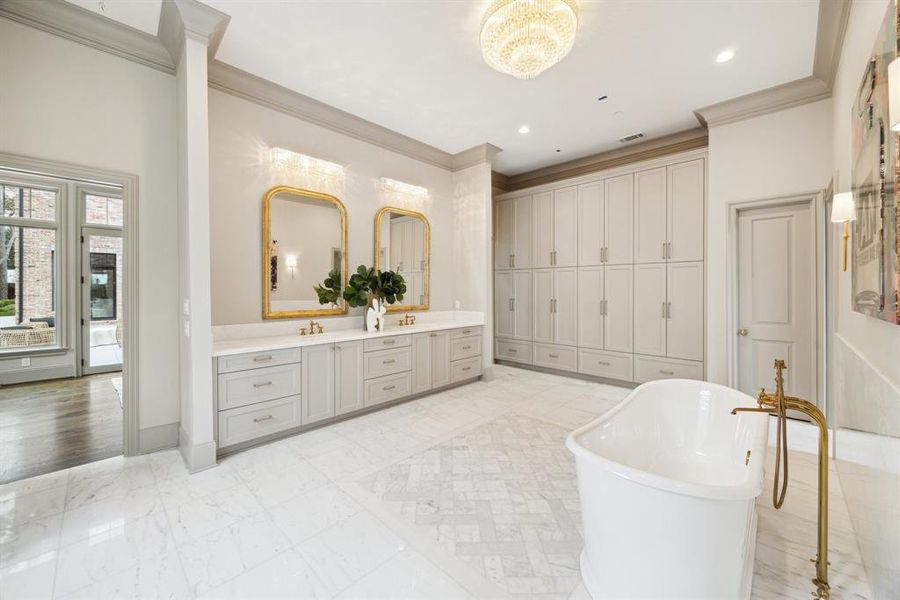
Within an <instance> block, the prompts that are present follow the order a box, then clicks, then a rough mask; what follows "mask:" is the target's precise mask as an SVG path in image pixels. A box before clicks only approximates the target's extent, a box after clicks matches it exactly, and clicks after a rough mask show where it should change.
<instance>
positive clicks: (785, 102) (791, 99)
mask: <svg viewBox="0 0 900 600" xmlns="http://www.w3.org/2000/svg"><path fill="white" fill-rule="evenodd" d="M830 97H831V89H830V88H829V87H828V84H827V83H825V82H824V81H822V80H821V79H819V78H817V77H804V78H803V79H797V80H795V81H790V82H788V83H783V84H781V85H776V86H775V87H770V88H768V89H765V90H760V91H758V92H753V93H752V94H747V95H745V96H739V97H737V98H733V99H731V100H726V101H725V102H719V103H718V104H711V105H710V106H706V107H704V108H700V109H697V110H695V111H694V114H695V115H696V116H697V120H698V121H700V123H702V124H703V125H706V126H707V127H715V126H718V125H725V124H727V123H734V122H735V121H742V120H744V119H750V118H752V117H758V116H761V115H765V114H768V113H772V112H776V111H779V110H784V109H786V108H793V107H795V106H800V105H802V104H809V103H810V102H816V101H818V100H824V99H826V98H830Z"/></svg>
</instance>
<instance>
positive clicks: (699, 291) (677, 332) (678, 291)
mask: <svg viewBox="0 0 900 600" xmlns="http://www.w3.org/2000/svg"><path fill="white" fill-rule="evenodd" d="M666 289H667V293H668V305H667V311H666V312H667V315H668V319H667V329H668V336H667V337H668V342H667V344H666V351H667V354H668V356H670V357H672V358H685V359H689V360H703V263H702V262H692V263H674V264H670V265H669V268H668V284H667V287H666Z"/></svg>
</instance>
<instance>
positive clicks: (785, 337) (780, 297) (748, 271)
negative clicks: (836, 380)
mask: <svg viewBox="0 0 900 600" xmlns="http://www.w3.org/2000/svg"><path fill="white" fill-rule="evenodd" d="M814 257H815V235H814V224H813V217H812V214H811V210H810V207H809V205H790V206H777V207H769V208H759V209H753V210H745V211H741V212H740V213H739V214H738V269H739V274H738V348H737V350H738V356H737V358H738V388H739V389H740V390H741V391H743V392H746V393H748V394H751V395H756V392H758V391H759V388H761V387H765V388H766V389H768V390H771V389H772V388H773V387H774V383H773V378H774V369H773V364H774V362H775V360H776V359H782V360H784V361H785V363H786V364H787V371H786V372H785V391H786V392H787V393H788V394H790V395H792V396H799V397H801V398H805V399H807V400H809V401H810V402H813V403H815V402H816V400H817V398H816V367H815V356H816V340H815V323H816V321H815V320H816V302H815V290H816V263H815V258H814Z"/></svg>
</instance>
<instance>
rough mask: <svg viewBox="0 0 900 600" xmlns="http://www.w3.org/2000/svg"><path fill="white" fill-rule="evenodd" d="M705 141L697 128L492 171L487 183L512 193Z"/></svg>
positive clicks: (703, 132) (703, 131)
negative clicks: (512, 170)
mask: <svg viewBox="0 0 900 600" xmlns="http://www.w3.org/2000/svg"><path fill="white" fill-rule="evenodd" d="M708 143H709V142H708V137H707V131H706V129H705V128H703V127H697V128H694V129H688V130H686V131H681V132H678V133H673V134H671V135H666V136H663V137H659V138H655V139H652V140H647V141H646V142H641V143H639V144H632V145H629V146H627V147H626V148H619V149H616V150H609V151H607V152H600V153H599V154H592V155H591V156H585V157H583V158H578V159H575V160H570V161H567V162H564V163H560V164H557V165H551V166H549V167H544V168H542V169H537V170H534V171H528V172H527V173H519V174H517V175H510V176H506V175H503V174H502V173H496V174H494V176H493V177H492V179H491V183H492V184H493V185H494V187H497V188H500V189H502V190H504V191H507V192H512V191H515V190H521V189H523V188H530V187H534V186H537V185H543V184H546V183H553V182H554V181H562V180H564V179H571V178H573V177H579V176H581V175H588V174H590V173H595V172H597V171H605V170H607V169H611V168H613V167H618V166H621V165H627V164H631V163H636V162H642V161H645V160H650V159H653V158H658V157H660V156H668V155H669V154H678V153H680V152H687V151H688V150H696V149H697V148H706V147H707V145H708Z"/></svg>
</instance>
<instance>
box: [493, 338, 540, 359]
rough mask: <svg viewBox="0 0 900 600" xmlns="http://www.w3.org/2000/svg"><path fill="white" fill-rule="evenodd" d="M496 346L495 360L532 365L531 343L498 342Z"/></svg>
mask: <svg viewBox="0 0 900 600" xmlns="http://www.w3.org/2000/svg"><path fill="white" fill-rule="evenodd" d="M494 346H495V348H494V357H495V358H499V359H502V360H514V361H516V362H523V363H528V364H531V342H519V341H515V340H497V341H496V343H495V344H494Z"/></svg>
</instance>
